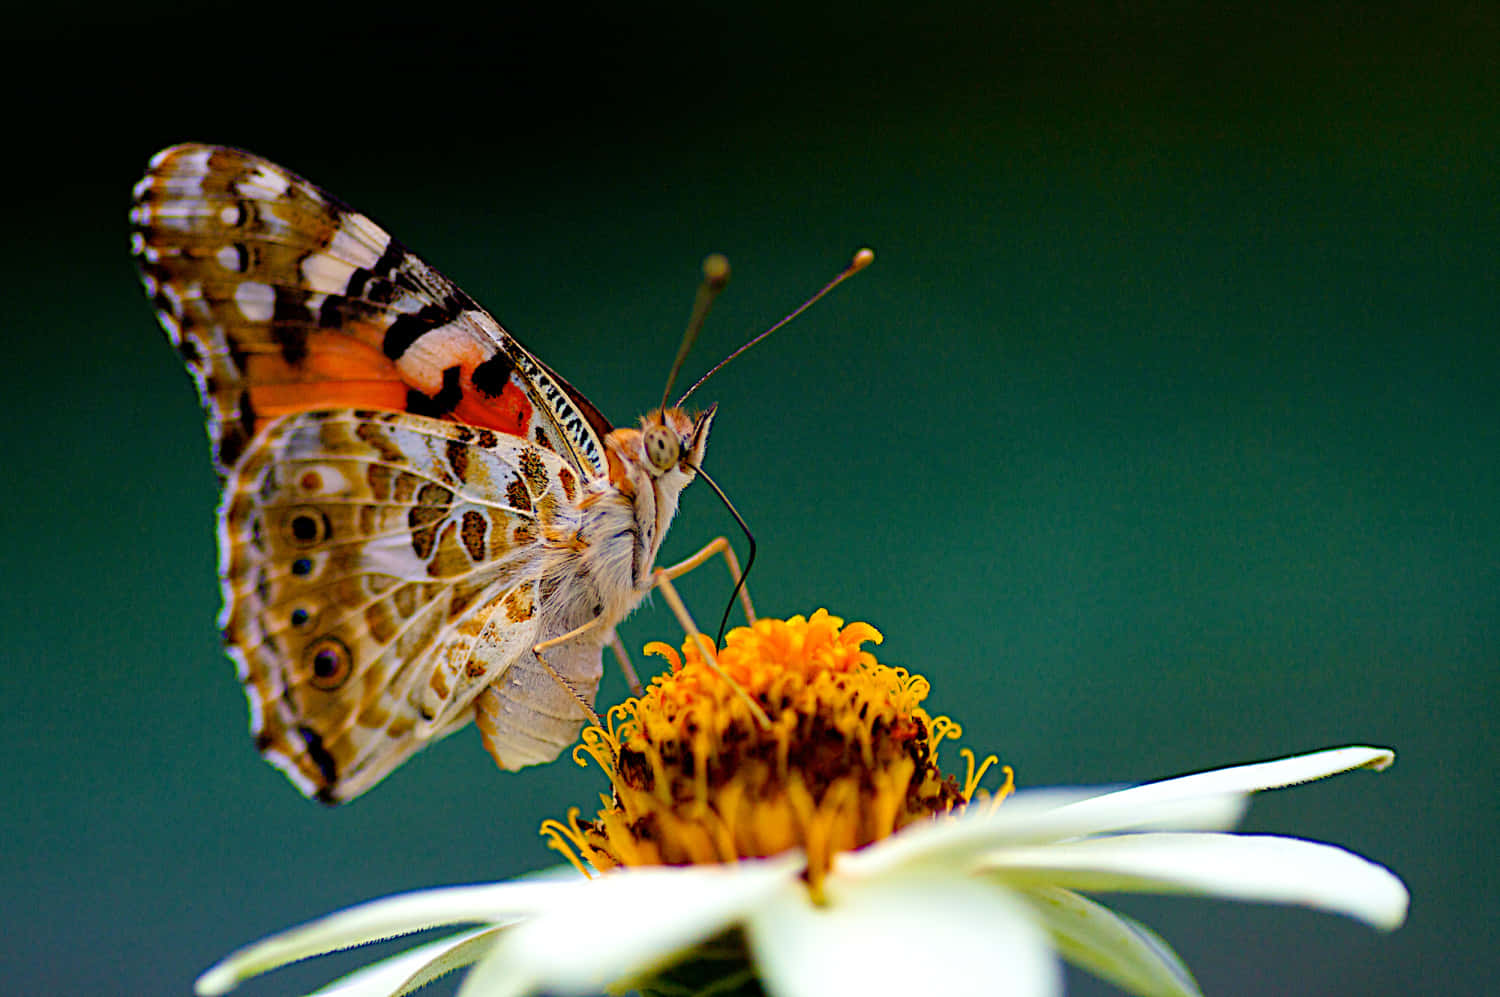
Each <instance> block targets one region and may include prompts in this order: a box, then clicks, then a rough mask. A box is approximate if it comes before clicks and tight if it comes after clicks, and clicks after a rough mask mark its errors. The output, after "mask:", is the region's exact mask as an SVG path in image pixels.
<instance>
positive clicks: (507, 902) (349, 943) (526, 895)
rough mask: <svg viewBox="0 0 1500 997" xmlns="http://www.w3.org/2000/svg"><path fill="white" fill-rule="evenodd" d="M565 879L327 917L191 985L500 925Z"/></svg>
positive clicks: (555, 894) (215, 986)
mask: <svg viewBox="0 0 1500 997" xmlns="http://www.w3.org/2000/svg"><path fill="white" fill-rule="evenodd" d="M573 885H574V883H573V882H569V881H545V880H544V881H541V882H531V881H526V880H522V881H519V882H514V883H493V884H486V885H484V886H452V887H447V888H444V889H437V890H420V891H417V892H415V893H404V894H400V895H398V896H394V897H387V898H385V899H383V900H374V901H371V902H370V903H367V904H361V905H359V906H358V907H350V908H349V909H348V910H343V911H339V912H338V913H335V914H329V915H328V916H327V917H322V918H319V919H318V920H316V921H309V922H308V923H307V924H304V925H301V926H299V927H296V928H291V929H289V930H287V931H283V932H281V933H279V934H275V935H272V936H271V937H269V938H264V939H262V940H260V941H258V942H255V943H254V944H252V945H248V946H246V947H245V948H242V949H240V950H239V951H238V952H234V953H231V954H230V955H229V956H227V957H225V958H224V959H222V960H220V961H219V962H218V963H216V964H215V965H213V966H211V967H210V968H209V969H208V970H206V971H205V972H204V973H203V975H202V976H200V977H198V980H197V982H196V983H194V984H193V990H194V992H195V993H198V994H200V995H202V997H209V995H213V994H223V993H228V992H229V991H230V990H233V989H234V988H235V987H237V986H239V984H241V983H242V982H244V981H245V980H248V979H249V978H250V977H252V976H259V975H260V974H261V973H264V972H267V971H269V970H272V969H275V968H276V967H278V966H285V965H286V964H287V963H291V962H296V961H297V960H299V959H306V958H308V957H309V956H315V955H323V954H325V953H328V952H335V951H338V950H339V949H346V948H352V947H353V946H356V945H364V944H366V943H368V942H378V941H381V940H382V939H385V938H393V937H395V936H396V935H407V934H411V933H412V932H413V931H422V930H424V929H426V928H437V927H441V926H443V925H450V924H472V923H474V922H485V923H490V924H504V923H507V922H509V921H514V920H516V919H517V918H520V917H522V916H524V915H527V914H531V913H534V912H536V911H538V910H542V909H544V908H546V907H547V906H548V905H549V904H551V903H556V902H559V901H560V900H562V899H564V894H563V892H562V891H566V890H567V889H568V888H569V887H571V886H573Z"/></svg>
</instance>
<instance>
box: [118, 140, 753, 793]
mask: <svg viewBox="0 0 1500 997" xmlns="http://www.w3.org/2000/svg"><path fill="white" fill-rule="evenodd" d="M130 217H131V222H132V225H133V233H132V237H131V238H132V248H133V251H134V254H135V257H136V260H137V262H138V264H139V266H140V270H141V276H142V281H143V282H144V284H145V287H146V293H147V294H148V295H149V296H150V297H151V300H152V302H153V303H154V304H155V306H156V309H157V311H158V314H159V316H160V319H161V323H162V325H163V326H165V328H166V331H167V335H168V336H169V337H170V339H171V341H172V343H173V345H174V346H176V347H177V350H178V352H179V353H181V355H182V358H183V359H184V360H185V361H186V363H187V366H188V369H189V371H191V373H192V374H193V377H194V378H195V379H196V381H197V383H198V390H199V394H200V396H201V397H202V401H203V405H204V408H205V409H206V410H207V416H208V430H209V436H210V437H211V440H212V443H213V446H214V455H215V461H216V465H217V468H218V471H219V474H220V477H221V480H222V483H223V499H222V502H221V504H220V508H219V548H220V576H221V580H222V585H223V592H224V609H223V612H222V614H221V617H220V624H221V626H222V628H223V635H224V642H225V644H226V646H227V649H228V652H229V655H230V657H231V658H233V659H234V662H235V664H236V666H237V668H238V671H239V676H240V680H241V682H242V683H243V684H244V687H245V692H246V694H247V696H248V698H249V701H250V727H251V731H252V733H253V734H254V736H255V739H256V744H257V746H258V747H259V749H260V751H261V752H262V754H263V755H264V756H265V757H266V758H267V759H268V760H269V761H271V762H272V763H273V764H275V765H276V766H278V767H279V768H281V769H282V770H283V771H284V772H285V773H286V774H287V775H288V776H289V777H290V778H291V780H292V782H293V783H295V784H296V786H297V788H298V789H300V790H301V791H302V792H303V793H305V794H307V795H309V796H312V797H316V798H317V799H319V800H322V801H324V802H326V803H337V802H342V801H345V800H349V799H352V798H354V797H356V796H358V795H359V794H361V793H363V792H364V791H366V790H367V789H369V788H370V787H371V786H373V785H374V784H375V783H376V782H378V781H379V780H380V779H381V778H383V777H384V776H385V775H386V774H387V773H389V772H390V771H391V770H392V769H393V768H395V767H396V766H397V765H399V764H400V763H401V762H402V761H403V760H404V759H405V758H407V757H408V756H409V755H410V754H411V753H412V752H414V751H416V750H417V749H418V748H420V747H422V746H423V745H424V744H427V743H430V742H432V741H434V740H436V739H438V738H440V737H443V736H445V735H447V734H450V733H452V732H453V731H455V730H457V729H458V728H460V727H462V726H463V725H465V724H466V723H468V722H469V720H471V719H476V718H477V720H478V723H479V727H480V730H481V731H482V734H483V738H484V742H485V746H486V747H487V748H488V749H489V751H490V752H491V754H493V755H494V756H495V759H496V760H497V761H498V762H499V763H500V764H501V765H502V766H503V767H505V768H511V769H514V768H519V767H521V766H524V765H532V764H537V763H541V762H547V761H551V760H552V759H553V758H555V757H557V755H558V753H559V752H560V751H561V750H562V748H563V747H565V746H566V745H567V744H569V743H571V742H572V740H573V739H574V738H575V737H576V736H577V733H578V729H579V727H580V725H581V724H582V722H583V720H584V719H585V716H586V707H587V706H588V705H589V704H592V702H593V700H594V695H595V693H596V691H597V688H598V683H599V678H600V672H601V649H602V647H603V645H604V644H606V643H609V642H610V641H611V640H613V639H614V631H613V628H614V626H615V625H616V624H617V623H618V622H619V621H620V620H621V619H623V618H624V617H625V616H626V615H627V614H629V613H630V612H631V611H632V610H633V609H635V607H636V606H637V604H639V603H640V601H641V599H642V597H643V596H644V595H645V593H646V592H647V591H649V590H650V588H651V586H652V584H653V581H655V580H657V578H659V577H660V576H659V573H658V574H653V571H654V569H653V565H654V562H655V559H656V554H657V551H658V550H659V549H660V546H661V541H662V537H663V535H664V534H665V533H666V531H667V526H668V524H669V523H671V521H672V516H673V514H674V513H675V512H676V511H677V500H678V495H679V493H680V492H681V491H682V489H683V488H684V487H686V486H687V484H688V483H689V482H691V481H692V480H693V478H694V476H695V474H696V472H697V469H698V467H699V466H700V465H701V463H702V461H703V454H704V449H705V447H706V446H707V443H708V432H709V427H710V425H711V424H712V422H713V416H714V413H713V410H712V409H710V410H709V411H707V412H704V413H702V414H700V415H690V414H688V413H687V412H685V411H683V410H682V409H680V408H668V407H666V406H665V405H664V406H663V407H662V408H660V409H658V410H656V411H653V412H651V413H650V414H649V415H647V416H645V417H643V418H642V419H641V422H640V428H639V429H634V428H626V429H614V428H612V427H611V426H610V424H609V422H608V421H607V420H606V419H605V418H604V416H602V415H601V414H600V413H599V411H598V410H597V409H596V408H594V406H593V405H591V404H589V402H588V400H587V399H585V398H584V397H583V396H582V395H581V394H580V393H579V392H578V391H577V390H575V389H574V388H573V387H572V386H570V385H569V384H568V383H567V382H566V381H564V380H563V379H562V378H561V377H559V376H558V375H557V374H555V373H553V372H552V371H551V370H550V369H549V368H548V367H547V366H546V365H545V364H543V363H542V362H541V361H539V360H537V359H536V357H534V356H533V355H532V354H531V353H530V352H529V351H528V350H526V348H525V347H523V346H522V345H521V344H520V343H518V342H517V341H516V340H515V338H514V337H512V336H511V335H510V334H509V333H507V332H506V331H505V330H504V329H502V328H501V327H500V325H499V323H497V322H496V321H495V320H494V319H493V318H491V317H490V315H489V314H488V313H487V312H485V311H484V310H483V309H481V308H480V307H479V306H478V305H476V304H475V303H474V301H473V299H471V298H470V297H469V296H468V295H466V294H465V293H464V292H463V291H461V290H459V289H458V288H457V287H455V286H454V285H453V284H452V283H451V282H450V281H449V280H448V279H447V278H445V277H444V276H443V275H442V274H440V273H438V272H437V271H436V270H434V269H433V268H432V267H430V266H428V265H427V264H426V263H424V262H422V260H420V259H418V258H417V257H416V256H415V255H413V254H412V253H410V252H408V251H407V250H406V249H405V248H404V247H403V246H402V245H401V244H400V243H399V242H397V241H396V240H395V239H392V238H391V237H390V236H389V235H387V234H386V233H385V232H384V231H382V230H381V229H380V228H379V227H378V226H376V225H375V224H374V223H373V222H371V221H370V220H369V219H368V218H366V217H365V216H364V215H361V214H359V213H357V212H355V211H353V210H351V209H350V208H348V207H347V206H345V205H344V204H342V203H340V202H339V201H337V200H336V199H334V198H333V197H330V196H329V195H328V194H326V193H324V192H323V191H321V190H319V189H318V188H317V187H314V186H313V185H312V184H310V183H308V182H307V181H305V180H303V179H301V178H300V177H297V176H295V175H293V174H291V173H289V172H287V171H286V170H283V169H281V168H280V167H278V166H275V165H273V164H271V163H269V162H266V161H265V160H263V159H260V158H258V157H256V156H252V155H250V154H249V153H245V152H241V151H239V150H236V149H229V148H223V147H220V146H208V145H179V146H174V147H173V148H170V149H166V150H163V151H162V152H160V153H158V154H157V155H156V156H155V157H154V158H153V159H152V160H151V163H150V166H149V168H148V170H147V172H146V175H145V177H144V178H143V179H142V180H141V181H140V182H139V183H138V184H137V185H136V187H135V205H134V208H133V209H132V211H131V215H130ZM719 543H720V544H721V545H722V541H720V542H719ZM713 546H714V545H710V547H713ZM716 549H722V547H720V548H716ZM710 553H711V551H710V549H709V548H705V550H704V552H703V553H701V554H700V555H699V556H698V557H696V558H693V559H690V561H691V562H692V563H694V564H696V563H701V562H702V560H704V559H706V557H707V556H709V554H710ZM688 565H689V562H683V565H682V566H679V567H682V568H685V567H686V566H688ZM731 567H732V570H733V562H732V561H731ZM668 570H669V572H675V571H677V570H678V569H677V568H673V569H668ZM539 645H541V646H542V647H544V648H545V652H544V654H543V655H542V656H541V657H540V658H539V656H538V654H537V650H538V646H539Z"/></svg>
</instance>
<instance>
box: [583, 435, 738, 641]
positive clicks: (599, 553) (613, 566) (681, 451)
mask: <svg viewBox="0 0 1500 997" xmlns="http://www.w3.org/2000/svg"><path fill="white" fill-rule="evenodd" d="M713 416H714V413H713V411H712V410H710V411H708V412H705V413H703V414H702V415H699V416H692V415H689V414H688V413H686V412H684V411H683V410H682V409H667V410H665V411H664V412H663V411H658V412H654V413H652V414H650V415H647V416H644V417H642V419H641V426H640V428H639V429H636V428H622V429H615V430H612V431H611V432H610V433H609V434H608V435H607V436H606V437H605V440H604V448H605V453H606V460H607V462H608V467H609V475H608V478H607V479H603V480H601V481H599V483H598V484H599V487H598V489H597V491H595V492H594V494H593V495H591V496H589V497H587V498H585V500H584V502H583V503H581V507H582V509H583V513H584V522H583V527H582V529H581V531H580V534H579V539H580V540H582V541H583V543H582V544H581V545H580V548H581V553H582V567H583V569H584V573H585V574H586V575H587V576H588V578H589V579H590V580H591V581H592V582H593V585H592V586H591V587H593V588H595V589H596V590H597V591H598V592H599V593H600V595H601V596H602V597H603V598H604V601H605V605H604V606H603V607H602V609H601V611H600V612H601V615H603V616H604V617H605V618H606V619H608V620H609V625H610V626H613V625H614V624H615V623H618V622H619V621H620V620H621V619H623V618H624V617H625V616H627V615H629V613H630V612H631V611H632V610H633V609H635V607H636V605H637V604H638V603H639V602H640V600H641V599H642V598H643V597H644V596H645V594H646V592H647V591H649V590H650V588H651V584H652V583H651V571H652V568H653V567H654V566H655V562H656V555H657V552H658V551H659V550H660V549H661V542H662V538H663V537H664V536H665V535H666V532H667V528H668V526H670V525H671V522H672V518H673V517H674V516H675V515H676V514H677V502H678V498H679V496H680V495H681V494H682V490H683V489H684V488H685V487H687V485H688V484H689V483H690V482H691V481H692V480H693V478H694V477H695V476H696V473H697V472H696V470H695V469H696V468H697V467H698V466H699V465H700V464H701V462H702V460H703V454H704V451H705V449H706V448H707V446H708V431H709V428H710V426H711V424H712V422H713ZM663 428H665V429H666V431H667V434H668V435H669V438H670V443H671V446H672V448H673V449H674V450H675V451H676V453H675V454H673V453H668V454H666V455H658V456H657V457H656V458H655V460H659V461H661V462H662V464H664V465H665V466H658V464H657V463H656V462H654V460H653V457H652V455H651V454H649V453H648V446H647V443H648V438H649V437H650V435H651V434H652V432H653V430H655V431H657V432H659V431H660V430H661V429H663Z"/></svg>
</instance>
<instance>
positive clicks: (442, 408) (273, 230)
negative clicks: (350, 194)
mask: <svg viewBox="0 0 1500 997" xmlns="http://www.w3.org/2000/svg"><path fill="white" fill-rule="evenodd" d="M131 222H132V224H133V226H134V231H133V234H132V248H133V250H134V253H135V256H136V260H137V263H138V265H139V267H140V270H141V277H142V281H143V282H144V283H145V285H146V292H147V294H148V295H150V296H151V298H152V301H153V303H154V304H155V305H156V308H157V313H158V315H159V317H160V319H161V322H162V325H163V326H164V327H165V328H166V330H167V334H168V336H169V337H170V338H171V340H172V342H173V344H174V345H175V346H176V347H177V349H178V351H179V352H180V353H181V354H182V356H183V359H184V360H185V361H186V363H187V365H188V368H189V370H190V371H192V373H193V375H194V377H195V379H196V380H197V382H198V388H199V393H200V395H201V397H202V400H203V404H204V408H205V409H206V410H207V414H208V423H209V433H210V436H211V437H212V440H213V443H214V447H215V456H216V459H217V461H218V466H219V471H220V473H221V475H222V474H227V473H228V472H229V470H230V469H231V468H232V467H233V466H234V464H235V462H236V461H237V460H238V459H239V458H240V456H241V455H242V454H243V453H244V452H245V450H246V448H247V447H249V445H250V443H251V441H253V440H254V439H255V434H256V433H257V432H258V431H259V430H261V429H262V428H264V427H265V426H266V424H267V423H269V422H270V421H271V420H273V419H275V418H277V417H278V416H281V415H285V414H287V413H289V412H296V411H305V410H307V409H314V408H324V409H327V408H339V407H358V408H372V409H385V410H391V411H405V412H412V413H414V414H419V415H427V416H433V417H437V418H444V419H450V420H453V421H456V422H463V423H467V424H470V425H474V426H484V427H487V428H490V429H495V430H498V431H500V432H502V433H507V434H510V435H512V436H519V437H522V438H524V439H528V440H533V441H535V442H537V443H538V444H540V445H542V446H545V447H548V448H549V449H552V450H554V451H555V452H557V453H559V454H561V455H563V457H564V459H566V460H567V461H568V462H569V463H571V464H573V465H574V467H575V468H576V469H578V470H580V471H582V472H583V473H585V474H586V475H591V476H592V475H600V474H605V473H607V470H606V468H605V465H604V456H603V450H602V448H601V446H600V442H599V441H600V439H601V438H602V437H603V436H604V434H606V433H607V432H608V431H609V428H610V427H609V423H608V421H607V420H606V419H605V418H604V417H603V416H602V415H600V413H599V411H598V410H597V409H595V408H594V407H593V406H592V405H591V404H589V402H588V401H587V400H586V399H585V398H584V397H583V396H582V395H581V394H580V393H579V392H578V391H577V390H575V389H574V388H573V387H572V386H570V385H569V384H567V382H565V381H563V380H562V379H561V378H559V377H558V376H557V375H556V374H554V373H552V371H550V370H548V369H547V368H546V367H545V366H544V365H543V364H542V363H540V362H539V361H538V360H537V359H536V358H535V357H533V356H532V355H531V354H530V352H528V351H527V350H526V349H525V348H524V347H523V346H521V344H520V343H519V342H517V341H516V339H515V338H514V337H513V336H511V335H510V334H509V333H507V332H506V331H505V330H504V329H503V328H501V326H500V324H499V323H498V322H496V321H495V320H494V319H493V318H492V317H491V316H490V315H489V314H488V313H487V312H485V311H484V310H483V309H482V308H480V307H479V306H478V305H477V304H475V303H474V300H473V299H472V298H470V297H469V296H468V295H467V294H465V293H464V292H463V291H461V290H459V289H458V287H457V286H455V285H454V284H453V283H452V282H451V281H449V280H448V279H447V278H446V277H444V276H443V275H442V274H440V273H438V272H437V271H436V270H435V269H433V268H432V267H431V266H429V265H428V264H426V263H424V262H423V261H422V260H421V259H420V258H418V257H417V256H416V255H415V254H413V253H411V252H409V251H408V250H407V249H406V248H405V247H404V246H402V245H401V243H399V242H398V241H396V240H395V239H393V238H391V236H389V235H388V234H386V232H385V231H384V230H383V229H381V228H380V227H379V226H377V225H376V224H375V223H374V222H372V221H370V219H369V218H367V217H365V216H364V215H362V214H360V213H358V212H356V211H354V210H353V209H351V208H349V207H348V206H347V205H345V204H343V203H341V202H340V201H339V200H338V199H337V198H335V197H333V196H332V195H330V194H328V193H326V192H325V191H322V190H320V189H319V188H317V187H315V186H314V185H312V184H311V183H309V182H307V181H306V180H303V179H302V178H301V177H298V176H296V175H295V174H293V173H291V172H289V171H287V170H284V169H282V168H281V167H279V166H276V165H275V164H273V163H270V162H268V161H266V160H264V159H261V158H259V157H258V156H254V155H251V154H250V153H247V152H242V151H240V150H238V149H230V148H225V147H223V146H207V145H191V144H190V145H178V146H173V147H171V148H169V149H164V150H163V151H161V152H160V153H158V154H157V155H156V156H154V157H153V158H152V160H151V164H150V166H149V168H148V169H147V172H146V175H145V176H144V177H143V178H142V179H141V181H140V182H139V183H138V184H136V187H135V205H134V207H133V209H132V211H131Z"/></svg>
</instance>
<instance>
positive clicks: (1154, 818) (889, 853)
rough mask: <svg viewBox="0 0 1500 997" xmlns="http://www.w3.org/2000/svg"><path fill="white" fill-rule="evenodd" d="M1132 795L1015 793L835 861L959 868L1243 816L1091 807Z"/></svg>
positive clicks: (1240, 810)
mask: <svg viewBox="0 0 1500 997" xmlns="http://www.w3.org/2000/svg"><path fill="white" fill-rule="evenodd" d="M1129 792H1132V790H1121V791H1112V790H1100V789H1092V790H1085V791H1079V792H1074V791H1065V792H1060V791H1057V790H1050V789H1049V790H1033V791H1026V792H1021V793H1017V794H1016V795H1015V796H1013V797H1011V798H1010V799H1008V800H1006V801H1005V802H1003V803H1001V804H1000V806H999V807H997V808H995V809H994V810H993V811H989V810H984V809H982V808H974V809H971V810H969V811H968V812H966V813H965V814H964V815H963V816H961V817H959V818H958V819H956V820H944V819H941V818H939V819H937V820H933V821H928V822H925V823H921V824H913V825H911V826H909V827H907V828H905V829H903V830H902V831H901V833H900V834H896V835H892V836H891V837H889V838H886V839H885V840H883V841H879V842H876V843H875V844H873V845H870V846H868V847H866V848H862V849H860V850H859V851H856V852H847V853H845V854H843V855H839V856H838V857H837V859H836V863H837V864H836V866H835V868H836V869H837V870H838V871H839V872H840V873H841V874H845V875H848V876H858V877H870V876H876V875H883V874H885V873H886V872H889V871H891V870H893V869H897V868H900V867H902V866H908V865H916V864H919V863H920V864H932V863H942V864H957V863H961V862H963V861H964V860H966V859H971V858H974V857H976V856H979V855H983V854H986V853H988V852H991V851H993V850H995V849H996V848H1002V847H1010V846H1014V845H1033V844H1042V843H1045V842H1048V841H1058V840H1062V839H1066V838H1078V837H1082V836H1084V835H1088V834H1098V833H1101V832H1105V831H1145V830H1183V829H1187V830H1215V831H1217V830H1224V829H1227V828H1231V827H1234V826H1235V825H1236V824H1237V823H1239V820H1240V818H1241V817H1243V816H1244V812H1245V805H1246V798H1245V797H1244V796H1240V795H1223V796H1204V797H1197V798H1186V799H1175V800H1173V799H1169V800H1162V801H1159V802H1157V803H1156V804H1155V805H1151V806H1142V805H1139V804H1130V803H1129V802H1128V801H1127V802H1124V803H1121V804H1119V805H1117V806H1116V805H1109V806H1092V807H1087V808H1085V807H1086V805H1089V804H1094V803H1095V802H1096V801H1106V800H1112V799H1114V798H1116V797H1120V796H1122V795H1124V794H1125V793H1129Z"/></svg>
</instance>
